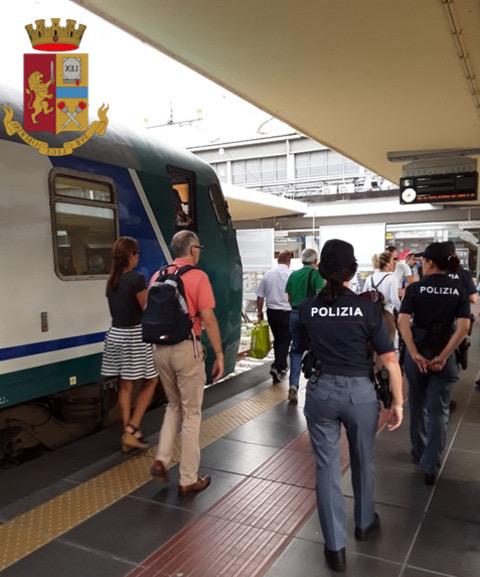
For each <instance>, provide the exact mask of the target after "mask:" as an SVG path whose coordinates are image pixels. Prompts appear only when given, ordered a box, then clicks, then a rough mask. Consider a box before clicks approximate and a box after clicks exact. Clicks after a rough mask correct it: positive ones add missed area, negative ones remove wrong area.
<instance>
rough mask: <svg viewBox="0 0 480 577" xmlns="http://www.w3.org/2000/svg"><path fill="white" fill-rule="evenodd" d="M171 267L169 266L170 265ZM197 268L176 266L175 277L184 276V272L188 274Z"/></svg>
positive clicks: (188, 265)
mask: <svg viewBox="0 0 480 577" xmlns="http://www.w3.org/2000/svg"><path fill="white" fill-rule="evenodd" d="M170 266H171V265H170ZM173 266H177V265H173ZM195 268H197V267H196V266H193V265H191V264H186V265H185V266H181V267H178V266H177V271H176V272H175V273H174V274H175V275H176V276H182V275H184V274H185V273H186V272H188V271H189V270H193V269H195Z"/></svg>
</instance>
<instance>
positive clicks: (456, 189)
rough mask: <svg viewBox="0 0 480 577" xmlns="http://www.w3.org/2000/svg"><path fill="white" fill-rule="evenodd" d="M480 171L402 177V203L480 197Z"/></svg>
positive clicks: (463, 199)
mask: <svg viewBox="0 0 480 577" xmlns="http://www.w3.org/2000/svg"><path fill="white" fill-rule="evenodd" d="M477 186H478V172H476V171H475V172H456V173H451V174H430V175H425V176H403V177H402V178H401V179H400V204H418V203H420V202H431V203H435V202H466V201H472V200H477V198H478V191H477Z"/></svg>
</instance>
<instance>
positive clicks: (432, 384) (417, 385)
mask: <svg viewBox="0 0 480 577" xmlns="http://www.w3.org/2000/svg"><path fill="white" fill-rule="evenodd" d="M405 373H406V375H407V379H408V386H409V391H408V404H409V408H410V439H411V442H412V456H413V457H414V458H415V459H417V460H418V462H419V464H420V467H421V469H422V471H423V472H424V473H427V474H429V475H435V474H436V473H437V471H438V468H439V465H440V462H441V459H442V454H443V451H444V449H445V444H446V442H447V426H448V417H449V414H450V410H449V404H450V397H451V395H452V388H453V385H454V384H455V383H456V382H457V381H458V366H457V363H456V361H455V355H450V357H449V359H448V361H447V363H446V365H445V367H444V368H443V369H442V370H441V371H437V372H436V371H428V372H427V373H421V372H420V371H419V370H418V367H417V365H416V364H415V362H414V361H413V359H412V357H411V356H410V355H409V353H408V351H407V353H406V354H405Z"/></svg>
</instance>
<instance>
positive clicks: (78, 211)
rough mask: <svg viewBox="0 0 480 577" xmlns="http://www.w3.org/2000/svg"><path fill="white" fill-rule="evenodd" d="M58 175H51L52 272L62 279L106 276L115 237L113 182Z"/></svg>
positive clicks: (115, 220) (54, 173)
mask: <svg viewBox="0 0 480 577" xmlns="http://www.w3.org/2000/svg"><path fill="white" fill-rule="evenodd" d="M98 178H99V179H98V180H97V179H96V178H95V180H94V179H92V178H91V177H88V178H87V177H82V176H75V175H73V174H64V173H62V174H60V173H57V172H56V171H55V169H54V171H52V175H51V178H50V194H51V205H52V224H53V232H54V255H55V271H56V273H57V275H58V276H59V277H60V278H61V279H62V280H82V279H86V278H98V277H105V276H106V275H107V274H108V273H109V271H110V266H111V258H112V257H111V252H112V244H113V243H114V242H115V240H116V238H117V236H118V235H117V230H118V227H117V214H116V207H115V205H114V189H113V182H111V181H110V180H109V179H101V178H100V177H98Z"/></svg>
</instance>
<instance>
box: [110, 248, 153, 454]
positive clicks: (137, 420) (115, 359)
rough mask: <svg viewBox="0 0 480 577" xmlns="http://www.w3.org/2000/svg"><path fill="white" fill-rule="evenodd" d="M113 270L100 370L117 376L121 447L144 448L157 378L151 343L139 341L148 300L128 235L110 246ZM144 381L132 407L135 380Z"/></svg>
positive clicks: (137, 256)
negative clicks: (145, 422) (145, 420)
mask: <svg viewBox="0 0 480 577" xmlns="http://www.w3.org/2000/svg"><path fill="white" fill-rule="evenodd" d="M112 256H113V258H112V270H111V273H110V276H109V278H108V281H107V290H106V297H107V299H108V306H109V308H110V314H111V316H112V326H111V327H110V329H109V330H108V332H107V335H106V337H105V344H104V351H103V358H102V368H101V373H102V375H103V376H105V377H113V376H118V377H119V385H120V390H119V392H118V404H119V405H120V412H121V414H122V422H123V435H122V450H123V451H124V452H128V451H131V450H133V449H146V448H147V447H148V443H146V442H145V440H144V439H143V435H142V432H141V430H140V425H141V422H142V418H143V415H144V414H145V411H146V410H147V408H148V405H149V404H150V401H151V400H152V397H153V394H154V392H155V387H156V385H157V381H158V378H157V377H158V375H157V371H156V369H155V366H154V362H153V352H152V346H151V345H149V344H147V343H144V342H143V341H142V325H141V322H142V314H143V309H144V307H145V302H146V299H147V287H146V284H145V277H144V276H143V275H141V274H139V273H138V272H136V271H135V268H136V267H137V265H138V259H139V256H140V250H139V246H138V242H137V241H136V240H135V239H134V238H131V237H129V236H122V237H120V238H119V239H118V240H117V241H116V242H115V244H114V245H113V249H112ZM139 380H143V386H142V389H141V391H140V393H139V394H138V397H137V400H136V403H135V406H133V404H132V395H133V390H134V383H135V382H137V381H139Z"/></svg>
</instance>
